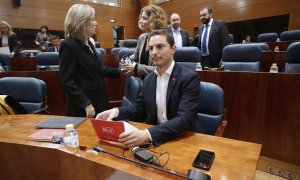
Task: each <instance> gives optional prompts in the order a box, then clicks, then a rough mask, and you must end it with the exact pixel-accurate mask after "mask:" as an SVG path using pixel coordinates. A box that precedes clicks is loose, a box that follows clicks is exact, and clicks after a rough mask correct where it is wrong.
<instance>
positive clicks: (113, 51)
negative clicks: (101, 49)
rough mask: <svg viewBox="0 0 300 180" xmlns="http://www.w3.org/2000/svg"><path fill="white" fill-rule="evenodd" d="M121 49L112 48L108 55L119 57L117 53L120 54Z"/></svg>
mask: <svg viewBox="0 0 300 180" xmlns="http://www.w3.org/2000/svg"><path fill="white" fill-rule="evenodd" d="M121 49H122V48H120V47H115V48H112V49H111V52H110V54H111V55H114V56H118V57H119V52H120V50H121Z"/></svg>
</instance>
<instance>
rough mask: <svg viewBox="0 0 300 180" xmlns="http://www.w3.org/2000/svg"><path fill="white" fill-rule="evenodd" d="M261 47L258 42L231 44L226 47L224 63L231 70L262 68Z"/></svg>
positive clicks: (223, 57) (223, 54)
mask: <svg viewBox="0 0 300 180" xmlns="http://www.w3.org/2000/svg"><path fill="white" fill-rule="evenodd" d="M260 58H261V48H260V47H259V45H256V44H230V45H227V46H225V47H224V49H223V53H222V65H224V66H225V67H224V69H225V70H230V71H252V72H258V71H259V70H260Z"/></svg>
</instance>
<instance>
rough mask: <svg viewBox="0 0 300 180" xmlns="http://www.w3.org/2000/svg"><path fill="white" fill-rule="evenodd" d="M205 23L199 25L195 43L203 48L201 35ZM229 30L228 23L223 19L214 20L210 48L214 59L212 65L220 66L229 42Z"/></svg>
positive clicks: (210, 34)
mask: <svg viewBox="0 0 300 180" xmlns="http://www.w3.org/2000/svg"><path fill="white" fill-rule="evenodd" d="M203 30H204V25H202V26H201V27H199V30H198V31H197V33H196V36H195V38H194V45H196V46H197V47H198V48H199V49H201V36H202V32H203ZM228 34H229V32H228V29H227V26H226V23H225V22H224V21H222V20H213V22H212V26H211V29H210V33H209V42H208V49H209V53H210V56H211V59H212V61H213V62H212V65H213V66H214V67H218V66H219V63H220V60H221V58H222V50H223V48H224V47H225V46H226V45H228V44H229V35H228Z"/></svg>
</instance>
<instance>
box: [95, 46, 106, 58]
mask: <svg viewBox="0 0 300 180" xmlns="http://www.w3.org/2000/svg"><path fill="white" fill-rule="evenodd" d="M96 51H97V53H98V55H99V56H100V57H104V56H105V55H106V50H105V49H104V48H96Z"/></svg>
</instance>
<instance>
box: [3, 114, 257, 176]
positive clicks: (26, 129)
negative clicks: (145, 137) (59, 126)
mask: <svg viewBox="0 0 300 180" xmlns="http://www.w3.org/2000/svg"><path fill="white" fill-rule="evenodd" d="M47 117H49V116H46V115H19V116H7V115H6V116H0V147H1V148H0V162H1V164H2V168H0V174H1V177H2V178H3V179H45V178H49V179H74V178H75V179H107V178H112V179H139V178H145V179H176V178H177V177H176V176H174V175H170V174H167V173H163V172H160V171H158V170H154V169H151V168H147V169H143V168H140V167H139V166H137V165H135V164H133V163H130V162H127V161H125V160H121V159H118V158H115V157H112V156H110V155H108V154H102V153H100V154H99V155H98V156H95V155H92V154H89V153H86V152H84V151H79V152H76V153H74V154H72V153H71V152H70V151H68V149H66V148H65V147H64V146H63V145H57V144H51V143H44V142H34V141H29V140H26V137H27V136H29V135H30V134H32V133H33V132H35V131H37V130H36V129H34V126H35V125H36V124H38V123H39V122H41V121H42V120H44V119H45V118H47ZM132 124H133V125H134V126H136V127H138V128H140V129H144V128H146V127H148V126H149V125H146V124H140V123H132ZM77 130H78V133H79V137H80V139H79V141H80V144H81V145H82V146H87V147H88V149H90V148H91V147H93V146H95V145H99V146H100V147H102V148H103V149H106V150H108V151H110V152H114V153H117V154H119V155H122V153H123V150H122V149H121V148H120V147H117V146H112V145H109V144H108V143H106V142H104V141H99V140H98V138H97V136H96V134H95V132H94V130H93V128H92V125H91V123H90V121H89V120H87V121H85V122H83V123H82V124H81V125H80V126H79V127H78V128H77ZM199 149H206V150H210V151H214V152H215V153H216V157H215V160H214V163H213V165H212V167H211V169H210V170H209V171H205V170H203V171H204V172H206V173H207V174H210V176H211V177H212V179H253V177H254V174H255V170H256V165H257V161H258V157H259V153H260V149H261V145H259V144H254V143H249V142H243V141H238V140H231V139H226V138H221V137H215V136H208V135H202V134H197V133H187V134H186V135H184V136H182V137H180V138H177V139H176V140H173V141H170V142H168V143H165V144H163V145H161V146H160V147H158V148H157V149H156V150H158V151H163V152H164V151H167V152H169V154H170V160H169V162H168V164H167V165H166V168H168V169H172V170H174V171H176V172H180V173H184V174H186V173H187V171H188V169H192V168H193V167H192V161H193V160H194V158H195V156H196V155H197V153H198V151H199ZM127 154H129V153H127ZM127 156H128V155H127Z"/></svg>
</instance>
